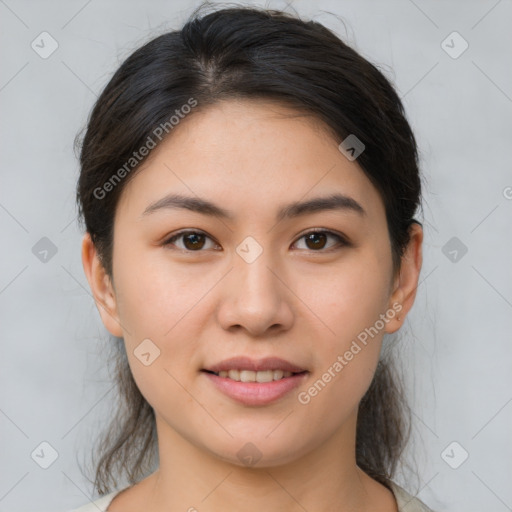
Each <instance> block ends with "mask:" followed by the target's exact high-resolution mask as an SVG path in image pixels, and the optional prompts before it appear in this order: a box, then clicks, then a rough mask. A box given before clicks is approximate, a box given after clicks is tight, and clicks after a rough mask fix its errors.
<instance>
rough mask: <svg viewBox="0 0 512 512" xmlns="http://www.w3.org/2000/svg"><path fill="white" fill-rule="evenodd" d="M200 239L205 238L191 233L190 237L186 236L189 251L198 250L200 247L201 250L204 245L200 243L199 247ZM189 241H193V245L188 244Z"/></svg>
mask: <svg viewBox="0 0 512 512" xmlns="http://www.w3.org/2000/svg"><path fill="white" fill-rule="evenodd" d="M198 238H204V235H201V234H199V233H189V234H188V235H185V246H186V247H187V249H197V248H198V247H199V248H201V247H202V244H201V243H199V245H198V243H197V242H198ZM189 240H193V242H192V244H190V245H189V244H188V243H187V242H188V241H189Z"/></svg>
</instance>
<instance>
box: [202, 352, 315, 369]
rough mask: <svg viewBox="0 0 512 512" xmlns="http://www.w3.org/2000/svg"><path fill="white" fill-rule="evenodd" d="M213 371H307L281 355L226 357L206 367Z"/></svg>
mask: <svg viewBox="0 0 512 512" xmlns="http://www.w3.org/2000/svg"><path fill="white" fill-rule="evenodd" d="M204 369H205V370H209V371H211V372H215V373H219V372H221V371H229V370H252V371H253V372H260V371H265V370H283V371H285V372H292V373H300V372H303V371H305V368H300V367H299V366H296V365H294V364H292V363H290V362H289V361H286V360H284V359H281V358H279V357H265V358H264V359H251V358H249V357H245V356H238V357H232V358H230V359H225V360H224V361H221V362H220V363H217V364H214V365H212V366H207V367H205V368H204Z"/></svg>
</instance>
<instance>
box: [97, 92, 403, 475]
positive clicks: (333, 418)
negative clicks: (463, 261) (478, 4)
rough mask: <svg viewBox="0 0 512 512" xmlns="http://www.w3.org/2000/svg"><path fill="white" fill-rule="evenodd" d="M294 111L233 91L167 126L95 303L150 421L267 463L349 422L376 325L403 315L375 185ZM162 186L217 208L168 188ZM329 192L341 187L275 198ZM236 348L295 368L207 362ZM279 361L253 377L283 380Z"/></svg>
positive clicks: (126, 200)
mask: <svg viewBox="0 0 512 512" xmlns="http://www.w3.org/2000/svg"><path fill="white" fill-rule="evenodd" d="M290 114H294V113H293V112H292V111H290V110H287V109H286V108H285V107H283V106H278V105H276V104H272V103H268V102H263V101H254V100H251V101H239V102H235V101H229V102H224V103H220V104H217V105H215V106H213V107H208V108H207V109H205V110H204V111H196V112H195V113H194V114H193V115H190V116H189V117H188V118H186V119H184V120H183V121H181V122H180V125H179V126H177V127H175V128H174V131H173V132H172V136H171V137H170V138H168V139H166V140H165V141H164V142H162V143H161V144H160V145H159V146H158V147H157V148H156V149H155V150H153V153H152V155H151V158H150V160H148V161H147V162H146V164H145V165H144V167H143V168H141V170H140V171H139V172H138V173H137V174H136V175H135V176H134V177H133V179H132V180H131V181H130V182H129V183H128V184H127V186H126V188H125V189H124V190H123V193H122V195H121V198H120V202H119V204H118V208H117V211H116V217H115V230H114V251H113V289H112V290H113V295H112V297H113V301H112V303H111V306H112V307H111V311H110V313H111V314H106V313H105V311H101V310H100V312H101V313H102V318H103V320H104V322H105V325H106V326H107V328H108V329H109V330H110V331H111V332H112V334H114V335H116V336H122V337H124V340H125V344H126V351H127V354H128V359H129V363H130V367H131V371H132V373H133V376H134V379H135V381H136V383H137V385H138V387H139V389H140V391H141V393H142V394H143V395H144V397H145V398H146V400H147V401H148V402H149V403H150V404H151V406H152V407H153V408H154V410H155V413H156V417H157V425H158V429H159V435H160V433H162V432H164V431H168V432H172V433H173V435H175V436H176V435H177V436H179V438H181V439H183V440H185V441H187V442H188V443H190V444H191V445H193V446H195V447H198V448H200V449H201V450H203V451H205V452H208V453H210V454H212V455H214V456H216V457H217V458H220V459H223V460H226V461H230V462H232V463H234V464H242V459H241V453H242V454H243V451H242V452H240V450H241V449H242V448H243V447H244V446H245V448H243V449H244V450H256V449H255V448H254V447H256V448H257V451H258V453H259V454H260V455H259V456H261V457H262V460H261V462H260V465H261V464H266V465H268V466H272V465H277V464H283V463H286V462H290V461H292V460H293V459H295V458H297V457H300V456H301V455H305V454H307V453H308V452H310V451H312V450H314V449H315V448H317V447H319V446H321V445H322V444H324V443H325V441H326V440H327V439H330V438H332V436H334V435H336V434H339V433H341V432H343V429H344V428H346V426H347V424H348V423H349V422H351V421H353V420H354V418H355V413H356V411H357V407H358V404H359V402H360V400H361V398H362V397H363V395H364V393H365V392H366V390H367V389H368V387H369V385H370V382H371V380H372V377H373V374H374V372H375V369H376V365H377V362H378V359H379V353H380V349H381V342H382V337H383V335H384V333H385V332H393V331H394V330H396V329H397V328H398V327H399V325H398V324H397V322H396V316H397V311H398V309H399V308H401V307H402V306H397V305H396V304H397V302H400V299H403V296H402V295H400V294H401V293H402V292H401V291H400V290H398V288H397V282H398V281H397V280H396V279H395V277H394V275H393V268H392V257H391V246H390V240H389V235H388V229H387V224H386V216H385V210H384V205H383V202H382V199H381V197H380V195H379V194H378V192H377V190H376V189H375V188H374V186H373V185H372V184H371V182H370V181H369V180H368V178H367V177H366V176H365V174H364V173H363V172H362V170H361V169H360V167H359V166H358V165H357V160H356V161H352V162H351V161H349V160H348V159H346V158H345V156H344V155H343V154H342V153H341V152H340V151H339V149H338V144H339V142H340V141H336V140H334V139H333V138H331V137H330V136H329V135H328V134H327V133H326V132H325V131H324V130H322V127H321V125H320V124H318V123H317V122H315V120H314V119H313V118H311V117H306V116H299V115H296V114H294V115H290ZM171 195H180V196H183V197H185V198H190V200H194V199H196V200H198V199H200V200H202V201H207V202H209V203H212V204H213V205H214V206H215V207H216V208H217V209H218V211H217V210H212V209H211V208H210V209H206V208H204V205H203V208H202V210H201V211H197V210H198V207H199V206H201V205H200V204H199V202H196V203H195V206H194V203H189V204H188V207H185V206H183V204H182V205H181V206H180V205H178V204H177V203H176V201H174V202H173V201H170V200H167V201H165V200H163V199H164V198H166V197H167V196H169V197H170V196H171ZM333 195H339V196H340V197H341V196H344V198H345V199H343V198H341V200H338V201H337V202H336V203H332V204H331V207H330V208H316V209H315V208H309V209H308V208H307V207H305V208H302V209H300V208H288V209H287V210H283V209H284V208H286V207H287V206H288V205H291V204H293V203H297V202H298V203H307V202H310V201H314V200H317V199H319V198H327V197H330V196H333ZM162 200H163V201H162ZM324 206H325V205H324ZM212 212H213V213H212ZM280 212H281V213H282V215H281V216H279V215H278V214H279V213H280ZM283 212H284V213H283ZM315 232H316V233H315ZM397 299H398V300H397ZM402 302H403V301H402ZM397 308H398V309H397ZM401 315H402V316H403V312H402V313H401ZM114 318H115V319H116V320H117V321H114V320H113V319H114ZM357 347H358V348H357ZM350 354H352V355H351V356H350ZM233 357H246V358H249V359H250V360H252V363H254V364H257V363H259V362H262V360H263V359H265V358H280V359H282V360H284V361H286V362H288V363H289V364H291V365H293V366H294V367H295V371H296V372H294V375H292V376H290V377H286V378H283V379H281V380H278V381H274V382H265V383H261V384H260V383H254V382H248V383H243V382H242V383H237V382H236V381H234V380H232V379H230V378H229V376H232V377H234V378H236V372H234V374H233V373H231V374H228V377H223V376H222V375H224V374H220V376H215V375H213V374H211V373H208V372H206V371H204V370H208V369H210V370H211V369H212V368H214V366H215V365H217V364H218V363H221V362H223V361H225V360H227V359H230V358H233ZM267 362H268V361H267ZM274 363H275V361H274ZM250 364H251V361H249V366H247V368H249V367H250ZM229 365H231V368H232V369H233V370H237V369H240V367H244V366H243V362H241V361H238V362H233V363H228V366H229ZM284 365H285V363H279V362H277V363H275V364H274V366H273V367H272V365H270V366H271V367H272V368H271V369H273V370H276V371H277V374H274V373H273V371H266V372H264V373H261V374H256V378H257V379H258V380H268V379H269V378H271V379H272V378H274V377H276V378H278V377H279V376H280V375H281V374H280V372H279V367H280V366H284ZM276 367H277V368H276ZM254 368H256V367H254ZM217 369H218V368H217ZM295 373H297V374H296V375H295ZM285 375H286V374H285ZM269 376H270V377H269ZM252 377H253V374H251V373H244V377H243V378H244V379H246V378H248V379H252ZM246 443H252V445H254V447H251V448H248V447H247V446H248V445H246Z"/></svg>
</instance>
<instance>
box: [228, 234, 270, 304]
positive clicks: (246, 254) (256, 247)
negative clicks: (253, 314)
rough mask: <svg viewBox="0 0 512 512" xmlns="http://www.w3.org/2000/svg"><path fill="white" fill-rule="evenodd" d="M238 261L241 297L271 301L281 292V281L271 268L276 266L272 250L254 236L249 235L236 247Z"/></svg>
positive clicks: (236, 266) (236, 278)
mask: <svg viewBox="0 0 512 512" xmlns="http://www.w3.org/2000/svg"><path fill="white" fill-rule="evenodd" d="M236 252H237V259H238V261H237V262H236V264H235V274H236V275H235V277H234V279H235V280H236V286H237V287H238V288H239V293H240V298H244V299H245V300H247V301H251V302H252V301H256V303H257V302H258V300H259V299H261V300H265V301H266V303H267V304H268V305H269V306H270V304H269V302H267V301H270V302H273V301H275V300H276V299H277V295H278V294H279V293H280V290H279V282H278V279H277V278H276V276H275V274H274V272H275V270H274V272H271V269H273V267H275V266H276V263H275V258H273V256H272V253H271V250H270V249H267V248H264V247H263V246H262V245H261V244H260V243H259V242H257V241H256V240H255V239H254V238H252V237H247V239H245V240H244V241H243V242H242V243H241V244H239V246H238V247H237V249H236Z"/></svg>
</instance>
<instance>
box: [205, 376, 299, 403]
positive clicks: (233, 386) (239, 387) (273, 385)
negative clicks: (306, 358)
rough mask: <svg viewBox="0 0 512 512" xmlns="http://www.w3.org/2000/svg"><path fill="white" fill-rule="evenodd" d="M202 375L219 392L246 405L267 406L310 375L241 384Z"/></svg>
mask: <svg viewBox="0 0 512 512" xmlns="http://www.w3.org/2000/svg"><path fill="white" fill-rule="evenodd" d="M202 373H204V374H205V375H206V376H207V377H208V378H209V379H210V381H211V382H213V384H214V385H215V386H216V387H217V389H218V390H219V391H221V392H222V393H224V394H225V395H227V396H229V397H230V398H232V399H233V400H236V401H238V402H240V403H242V404H244V405H266V404H269V403H271V402H274V401H276V400H278V399H279V398H282V397H283V396H284V395H286V394H287V393H289V392H290V391H292V390H293V389H295V388H296V387H297V386H299V385H300V384H301V383H302V382H303V381H304V380H305V378H306V377H307V375H308V372H304V373H296V374H294V375H292V376H291V377H285V378H282V379H279V380H273V381H272V382H240V381H236V380H233V379H229V378H228V377H219V376H218V375H214V374H213V373H208V372H204V371H203V372H202Z"/></svg>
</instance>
